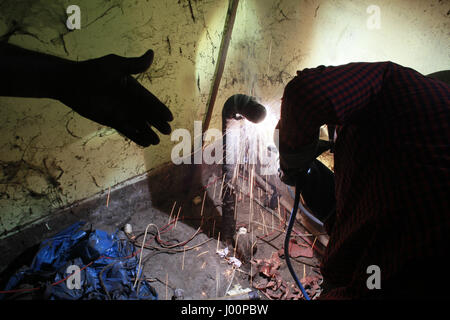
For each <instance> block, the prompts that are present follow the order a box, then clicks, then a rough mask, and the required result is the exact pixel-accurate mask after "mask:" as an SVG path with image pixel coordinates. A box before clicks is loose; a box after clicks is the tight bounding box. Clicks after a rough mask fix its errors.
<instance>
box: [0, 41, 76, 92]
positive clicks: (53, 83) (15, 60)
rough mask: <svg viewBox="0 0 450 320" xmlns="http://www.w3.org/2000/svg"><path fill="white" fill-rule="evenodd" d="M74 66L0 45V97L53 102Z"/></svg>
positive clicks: (70, 63)
mask: <svg viewBox="0 0 450 320" xmlns="http://www.w3.org/2000/svg"><path fill="white" fill-rule="evenodd" d="M75 64H76V63H75V62H73V61H69V60H66V59H61V58H58V57H55V56H51V55H47V54H43V53H38V52H33V51H30V50H26V49H23V48H20V47H16V46H14V45H11V44H8V43H0V75H1V76H0V95H1V96H10V97H29V98H55V99H56V98H57V92H58V87H60V86H61V84H62V83H63V82H64V81H65V77H67V76H68V75H70V73H71V72H72V71H73V70H72V69H73V68H74V66H75Z"/></svg>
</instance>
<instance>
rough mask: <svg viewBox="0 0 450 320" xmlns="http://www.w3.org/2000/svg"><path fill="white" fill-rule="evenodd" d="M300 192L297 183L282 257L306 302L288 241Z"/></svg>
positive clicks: (304, 291) (306, 297)
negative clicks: (291, 257) (292, 262)
mask: <svg viewBox="0 0 450 320" xmlns="http://www.w3.org/2000/svg"><path fill="white" fill-rule="evenodd" d="M300 192H301V188H300V185H299V183H297V184H296V185H295V199H294V208H292V212H291V217H290V219H289V224H288V227H287V230H286V238H285V239H284V256H285V258H286V264H287V266H288V269H289V272H290V273H291V275H292V277H293V278H294V280H295V282H296V283H297V286H298V287H299V289H300V291H301V292H302V293H303V296H304V297H305V299H306V300H311V298H310V297H309V295H308V294H307V293H306V290H305V288H303V286H302V284H301V282H300V280H298V278H297V274H296V273H295V271H294V268H293V267H292V265H291V259H290V257H289V239H290V237H291V232H292V228H293V227H294V222H295V216H296V215H297V211H298V205H299V203H300Z"/></svg>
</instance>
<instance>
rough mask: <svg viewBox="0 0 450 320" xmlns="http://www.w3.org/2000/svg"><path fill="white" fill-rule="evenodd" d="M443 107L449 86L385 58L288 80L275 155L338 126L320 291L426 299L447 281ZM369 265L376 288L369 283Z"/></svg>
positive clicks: (448, 145) (447, 136) (449, 221)
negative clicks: (377, 274) (377, 278)
mask: <svg viewBox="0 0 450 320" xmlns="http://www.w3.org/2000/svg"><path fill="white" fill-rule="evenodd" d="M449 109H450V88H449V86H448V85H447V84H445V83H444V82H441V81H438V80H435V79H432V78H429V77H426V76H424V75H422V74H420V73H418V72H417V71H415V70H413V69H410V68H406V67H402V66H400V65H398V64H395V63H392V62H380V63H350V64H347V65H342V66H330V67H324V66H320V67H317V68H314V69H305V70H303V71H301V72H300V71H299V72H298V73H297V76H296V77H294V79H292V80H291V81H290V82H289V83H288V85H287V86H286V88H285V92H284V96H283V100H282V106H281V119H280V122H279V124H278V128H279V130H280V131H279V137H280V141H279V143H280V153H281V154H282V153H283V152H288V153H295V151H296V150H298V149H299V148H301V147H302V146H304V145H306V144H309V143H311V142H313V140H314V138H315V137H317V135H318V131H319V127H320V126H321V125H323V124H334V125H337V126H338V128H339V130H338V132H337V139H336V144H335V154H334V161H335V163H334V170H335V179H336V180H335V182H336V201H337V203H336V221H335V224H334V226H333V228H332V229H329V228H328V229H329V230H327V231H328V233H329V235H330V240H329V244H328V247H327V249H326V254H325V256H324V258H323V261H322V268H321V270H322V274H323V276H324V278H325V280H326V281H328V282H329V283H332V285H333V287H334V289H333V290H332V291H330V292H329V293H328V295H326V297H329V298H361V297H366V296H368V297H369V296H371V295H375V294H374V292H375V291H376V292H377V293H376V294H379V295H381V296H382V295H383V293H385V294H386V296H392V297H395V296H397V295H401V294H406V295H407V296H408V295H409V296H414V294H417V295H418V296H419V295H422V296H426V295H427V294H429V293H430V292H432V290H434V289H436V288H438V287H439V286H440V285H441V284H443V283H444V282H443V280H444V279H446V280H447V281H448V271H447V267H446V265H445V262H444V261H441V260H440V259H441V258H442V259H443V258H445V257H446V256H447V255H449V256H450V251H449V244H450V206H449V200H450V132H449V123H450V112H449V111H450V110H449ZM370 265H377V266H378V267H379V268H380V270H381V290H369V289H368V288H367V284H366V281H367V279H368V278H369V276H370V275H371V274H369V273H368V271H367V268H368V267H369V266H370ZM430 272H431V274H430ZM446 283H448V282H446ZM427 285H428V287H429V288H430V289H429V290H430V291H427V292H418V291H417V290H416V292H411V291H409V293H408V292H407V291H408V290H415V289H418V290H425V289H424V288H427ZM447 289H448V288H447Z"/></svg>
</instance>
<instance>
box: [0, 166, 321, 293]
mask: <svg viewBox="0 0 450 320" xmlns="http://www.w3.org/2000/svg"><path fill="white" fill-rule="evenodd" d="M242 181H244V180H242ZM241 187H242V188H241V190H243V191H242V192H238V193H237V201H236V214H235V216H236V226H237V229H239V228H240V227H245V228H246V230H247V232H246V233H245V234H242V235H240V237H241V239H240V241H243V239H248V242H247V243H250V244H251V246H252V247H253V249H254V250H250V251H249V252H250V256H247V258H246V259H244V258H245V257H242V256H241V255H240V254H239V253H240V250H239V249H240V247H239V246H238V248H237V250H236V249H235V248H234V247H232V246H229V247H227V248H228V250H229V254H228V256H226V257H223V256H222V257H221V256H220V255H219V254H218V253H217V251H218V250H219V251H220V250H223V249H225V248H226V244H225V243H224V242H223V241H222V240H223V239H220V230H221V210H222V208H221V195H223V194H224V192H229V190H228V189H227V188H226V186H223V185H222V172H221V167H220V166H196V165H184V166H183V165H180V166H173V165H170V166H168V167H166V168H162V169H161V170H158V171H157V172H155V173H154V174H152V175H151V176H150V177H148V178H146V179H144V180H142V181H140V182H139V183H135V184H133V185H129V186H127V187H124V188H120V189H117V190H113V191H111V192H110V193H107V192H105V193H104V194H103V195H102V196H101V197H99V198H96V199H95V200H92V201H88V202H86V203H83V204H80V205H78V206H75V207H71V208H67V209H65V210H63V211H62V212H60V213H59V214H57V215H53V217H52V218H50V219H49V220H47V221H44V222H42V223H41V224H39V225H36V226H33V227H31V228H29V229H28V230H27V231H26V232H25V231H24V232H21V233H19V234H18V235H17V236H15V237H14V238H13V239H9V240H8V239H6V241H3V242H2V247H1V248H0V249H1V250H2V252H4V256H5V257H6V258H5V260H4V262H3V263H4V265H2V270H4V269H5V268H6V269H7V270H6V271H9V272H11V270H13V269H14V267H17V266H19V265H20V264H21V263H23V262H24V261H26V260H24V257H23V255H22V257H20V254H19V253H20V252H25V251H26V249H29V248H31V247H33V246H34V248H36V246H37V245H38V244H39V242H40V241H41V240H43V239H45V238H47V237H49V236H51V235H52V234H55V233H56V232H58V231H60V230H62V229H64V228H65V227H66V226H67V225H70V224H72V223H73V222H75V221H78V220H84V221H88V222H90V223H92V225H93V228H96V229H102V230H106V231H108V232H112V231H114V230H117V229H122V228H123V227H124V226H125V224H129V225H131V227H132V233H131V235H129V237H130V239H131V240H132V241H134V242H135V244H136V246H137V247H139V248H140V246H141V245H142V241H143V239H144V233H145V230H146V228H147V227H148V228H147V231H148V232H147V235H146V239H145V247H146V249H144V250H143V254H142V265H143V270H144V275H145V277H146V279H147V281H148V282H149V283H150V284H151V286H152V287H153V288H154V289H155V290H156V292H157V293H158V299H159V300H167V299H173V297H174V296H175V293H177V294H178V295H179V296H178V298H179V299H181V298H182V299H186V300H187V299H233V297H236V298H238V299H249V291H252V292H253V293H251V294H250V295H251V296H252V297H256V296H257V297H259V299H302V298H303V296H302V294H301V293H300V291H299V289H297V287H296V286H295V285H294V281H293V278H292V276H291V275H290V273H289V270H288V268H287V265H286V260H285V259H284V253H283V242H284V239H285V229H286V226H287V220H288V219H289V215H290V213H289V212H288V211H287V210H286V209H285V208H284V207H283V206H282V205H280V206H279V207H278V205H277V206H276V207H275V208H273V209H270V208H267V206H266V205H267V204H268V201H266V200H265V198H267V195H266V194H265V193H264V190H263V189H261V188H259V187H257V186H255V187H254V188H253V190H252V191H253V199H250V197H249V195H248V192H247V194H246V190H247V191H248V190H249V189H248V187H249V186H248V185H247V186H246V185H245V182H244V185H243V186H241ZM246 188H247V189H246ZM237 190H238V189H237ZM256 199H258V202H256ZM261 204H263V205H261ZM294 231H295V232H293V233H292V237H291V238H292V241H293V244H292V247H291V250H292V253H291V256H292V258H291V261H292V266H293V268H294V269H295V271H296V273H297V276H298V278H299V279H301V281H302V283H303V284H304V285H305V286H306V288H307V291H308V293H309V295H310V296H311V297H312V298H316V297H318V296H319V295H320V292H321V288H320V284H321V275H320V271H319V261H320V254H321V253H322V251H323V245H321V244H320V242H319V241H317V237H315V236H312V235H311V234H310V231H308V230H306V229H305V228H304V227H303V226H302V225H301V224H300V223H298V222H297V223H296V225H295V226H294ZM157 234H158V236H159V241H156V240H155V236H156V235H157ZM238 240H239V238H238ZM238 242H239V241H238ZM28 258H29V256H28ZM232 258H240V259H239V262H241V263H242V264H241V265H240V266H239V265H238V264H236V263H235V264H233V263H232V262H233V259H232ZM246 260H247V261H246ZM239 262H237V263H239ZM6 264H8V265H9V269H8V268H7V267H6ZM6 271H5V272H3V274H2V281H3V282H4V281H5V279H6V277H7V276H8V272H6ZM176 289H178V290H176ZM180 289H181V290H180ZM180 294H181V295H180ZM230 295H231V297H230ZM255 295H256V296H255Z"/></svg>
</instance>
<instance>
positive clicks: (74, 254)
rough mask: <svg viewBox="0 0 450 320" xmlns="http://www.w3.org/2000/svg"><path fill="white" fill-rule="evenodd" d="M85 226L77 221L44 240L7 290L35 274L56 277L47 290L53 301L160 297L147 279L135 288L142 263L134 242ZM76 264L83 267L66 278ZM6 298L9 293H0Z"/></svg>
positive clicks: (11, 281)
mask: <svg viewBox="0 0 450 320" xmlns="http://www.w3.org/2000/svg"><path fill="white" fill-rule="evenodd" d="M84 225H85V222H77V223H75V224H74V225H72V226H70V227H69V228H67V229H65V230H64V231H62V232H60V233H58V234H57V235H56V236H54V237H52V238H50V239H47V240H44V241H43V242H42V243H41V246H40V249H39V251H38V253H37V254H36V256H35V257H34V259H33V262H32V263H31V266H30V268H29V269H26V270H21V271H19V272H17V273H16V274H15V275H14V276H12V277H11V278H10V280H9V282H8V284H7V285H6V287H5V291H7V290H12V289H14V288H16V287H17V286H18V285H19V284H20V283H21V282H22V281H24V280H26V279H27V278H30V277H31V276H34V278H39V277H40V278H42V279H49V278H51V279H52V284H51V285H50V286H48V290H47V291H48V292H47V295H48V299H51V300H56V299H65V300H66V299H69V300H79V299H83V300H91V299H98V300H105V299H113V300H143V299H145V300H157V298H158V295H157V293H156V292H155V290H154V289H153V288H152V287H151V286H150V285H149V284H148V283H147V281H145V279H143V280H142V281H141V282H140V285H139V286H136V288H134V287H133V284H134V281H133V279H134V278H135V277H136V275H137V271H138V262H139V260H138V255H137V254H136V251H135V248H134V246H133V244H132V243H130V242H129V241H127V240H121V239H119V238H118V237H117V233H116V234H113V235H111V234H108V233H107V232H105V231H102V230H93V231H84V230H82V227H83V226H84ZM73 266H75V269H78V270H79V272H78V274H77V275H76V276H75V275H74V276H73V277H72V278H69V279H67V280H64V281H63V279H66V278H67V277H69V276H70V275H71V273H68V271H70V270H71V269H72V270H73V269H74V267H73ZM69 267H70V268H69ZM75 277H76V278H77V279H79V280H80V281H79V284H80V285H79V288H78V287H77V286H70V285H69V284H68V281H74V278H75ZM100 277H101V278H100ZM41 284H42V283H41ZM138 288H139V292H137V289H138ZM2 298H5V296H4V295H0V299H2Z"/></svg>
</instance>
